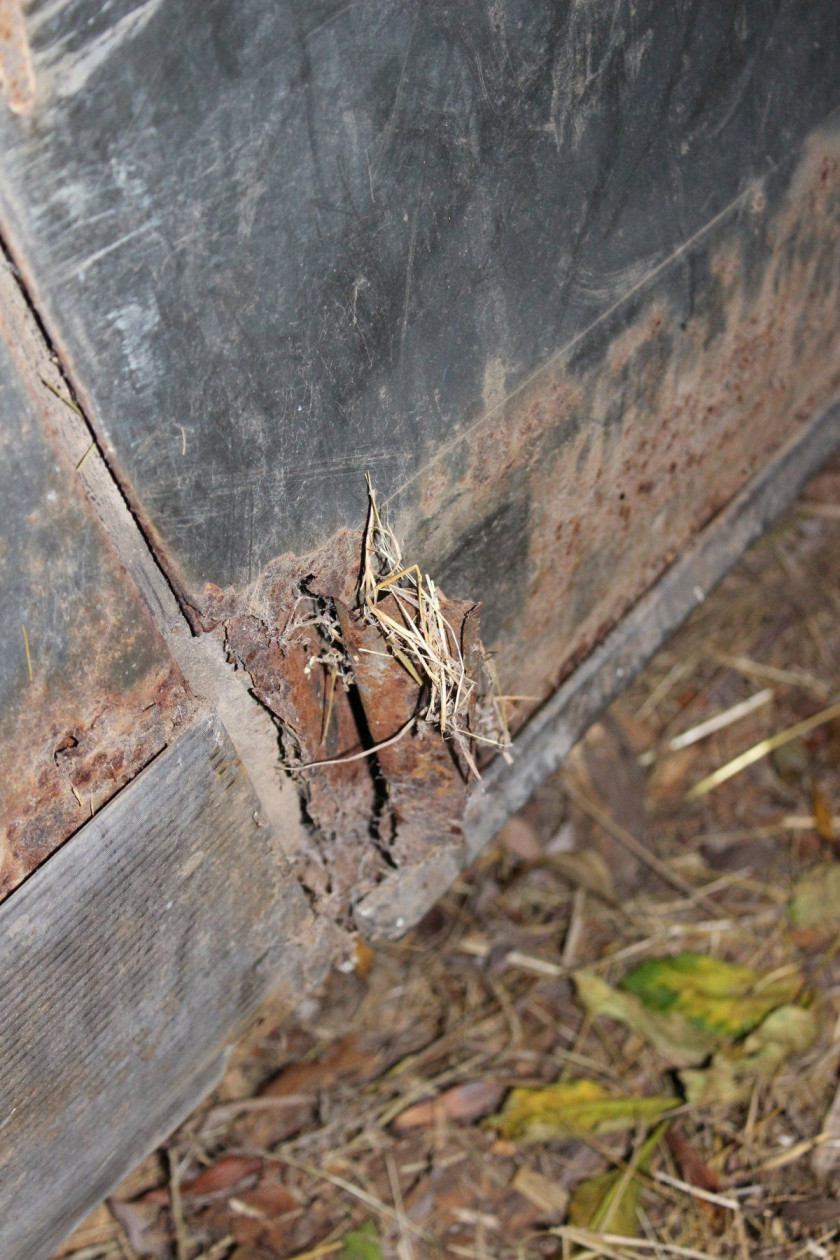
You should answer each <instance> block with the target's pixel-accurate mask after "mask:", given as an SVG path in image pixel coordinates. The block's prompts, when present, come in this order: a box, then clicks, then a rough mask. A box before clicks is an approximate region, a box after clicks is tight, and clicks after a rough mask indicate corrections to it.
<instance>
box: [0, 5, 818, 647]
mask: <svg viewBox="0 0 840 1260" xmlns="http://www.w3.org/2000/svg"><path fill="white" fill-rule="evenodd" d="M26 26H27V31H28V39H29V43H30V46H31V55H32V65H33V68H34V76H35V92H34V98H33V100H32V103H31V107H30V108H29V109H28V110H27V111H25V112H23V113H12V112H10V111H6V110H4V111H2V112H0V152H2V158H1V159H0V169H2V175H3V178H2V181H0V204H2V208H3V219H4V228H5V231H6V232H7V233H8V235H9V239H10V243H11V244H12V246H13V250H14V253H15V256H16V258H17V260H18V262H19V263H20V265H21V266H22V268H23V269H24V272H25V277H26V282H27V285H28V286H29V288H30V290H31V292H32V293H33V294H34V295H35V297H36V300H37V305H38V308H39V309H40V310H41V311H42V312H43V313H44V315H45V317H46V318H47V319H48V322H49V325H50V328H51V329H52V332H53V335H54V337H55V340H56V345H57V347H58V348H59V350H60V351H61V353H62V355H63V357H64V359H65V362H66V364H67V366H68V367H69V368H71V369H72V373H73V377H74V380H75V381H76V384H77V386H78V388H79V390H80V392H81V395H82V397H83V398H84V401H85V403H86V408H87V410H88V412H89V414H90V416H91V418H92V420H93V422H94V423H95V425H96V426H97V429H98V432H99V433H100V435H101V437H102V440H103V443H104V446H105V449H106V451H107V452H108V454H109V457H110V458H111V460H112V461H113V466H114V467H115V469H117V470H118V472H119V475H120V477H121V480H122V482H123V484H124V485H125V487H126V488H127V490H128V492H129V494H130V496H131V498H132V502H133V505H134V507H135V510H136V511H137V512H138V513H139V517H140V519H141V520H142V522H143V523H144V528H145V529H146V530H147V532H148V534H149V536H150V537H151V538H153V539H154V540H155V541H156V544H157V546H158V548H159V551H160V554H161V556H162V557H163V559H164V561H165V564H166V567H167V569H168V571H169V572H170V573H171V574H173V575H174V576H175V578H176V580H177V582H178V584H179V585H180V586H181V588H182V589H183V590H184V592H185V593H186V594H187V595H188V598H189V599H190V601H191V602H193V603H195V604H196V605H197V606H198V607H201V605H202V603H203V599H204V596H203V591H204V585H205V583H206V582H208V581H209V582H213V583H215V584H217V585H219V586H222V587H227V586H228V585H234V586H236V587H237V588H239V589H242V588H243V587H245V586H247V585H248V584H249V583H250V582H251V581H252V580H254V579H255V578H256V577H257V576H258V574H259V573H260V572H261V571H262V570H263V569H264V568H265V567H266V566H267V565H268V564H269V563H270V562H271V561H272V559H274V558H275V557H276V556H278V555H280V554H281V553H283V552H285V551H287V550H291V551H294V552H296V553H298V554H305V553H307V552H308V551H310V550H312V549H313V548H315V547H318V546H320V545H322V544H324V543H325V542H326V541H327V540H328V539H329V538H330V536H331V535H332V534H333V532H334V531H335V530H336V529H338V528H340V527H341V526H354V525H356V524H357V523H358V521H359V520H360V519H361V517H362V514H363V511H364V485H363V481H362V473H363V472H364V471H365V469H367V470H369V471H371V472H372V473H373V474H374V476H375V478H376V481H377V484H378V485H379V487H380V490H381V492H382V493H383V494H389V493H391V492H393V491H395V490H398V489H399V488H400V487H402V486H403V485H404V484H405V483H406V482H407V481H408V480H409V479H410V478H412V477H417V476H421V479H422V480H423V483H424V490H425V492H426V493H427V494H428V493H429V487H430V484H431V483H432V482H434V480H435V478H436V477H437V476H438V475H444V476H447V477H450V478H451V472H450V473H448V474H447V473H440V463H439V457H440V452H441V449H442V448H447V449H449V448H451V446H452V444H453V442H454V441H455V440H456V439H458V438H459V436H460V435H463V434H465V433H467V432H468V431H471V429H472V426H474V424H475V422H476V421H477V420H479V419H480V418H481V417H482V416H483V415H485V414H486V413H488V412H492V411H494V410H495V408H496V407H497V406H498V405H499V404H500V403H503V402H504V401H505V400H506V399H507V398H508V397H509V396H510V395H511V394H512V393H513V391H515V390H517V389H519V388H521V387H522V386H523V385H524V384H525V383H526V382H527V381H529V379H530V378H531V376H532V375H533V374H534V373H535V372H537V371H539V370H540V369H541V368H543V367H544V365H545V364H546V363H547V362H548V361H549V360H550V359H551V358H552V356H555V355H556V354H558V353H559V352H560V351H562V350H563V349H564V348H566V347H569V346H570V345H572V344H573V343H577V342H578V341H579V340H580V339H581V338H585V339H586V342H587V346H588V347H594V345H595V344H599V345H601V346H603V345H604V344H605V342H604V330H603V328H602V327H601V321H604V320H606V321H607V322H608V324H609V327H610V329H611V333H612V335H613V336H622V337H624V348H623V349H622V348H621V347H617V348H616V352H617V355H618V357H619V358H623V360H624V362H625V364H627V363H629V357H630V356H631V353H632V352H631V348H630V345H629V341H630V340H632V339H633V338H634V337H635V338H636V339H637V340H638V341H639V346H640V355H643V354H644V351H643V349H642V348H641V346H642V343H644V342H645V341H646V340H647V341H649V342H650V345H649V350H650V355H651V356H652V358H651V359H650V364H651V366H650V371H655V366H654V365H655V359H656V355H657V354H666V355H667V354H668V351H667V348H666V347H665V346H664V337H665V334H664V333H663V336H662V337H660V339H659V341H658V342H657V341H656V340H655V339H654V340H653V341H651V336H652V334H646V333H645V331H644V328H643V327H641V328H640V327H638V326H637V325H636V323H635V312H636V306H635V300H634V297H633V295H634V294H635V293H636V292H637V291H638V290H639V286H640V285H643V284H645V283H646V282H648V281H650V279H651V278H652V277H653V276H655V275H656V273H657V271H658V270H659V269H660V268H662V267H663V266H671V268H672V269H673V270H674V272H675V275H676V276H677V277H678V279H676V280H675V283H674V288H675V292H676V291H678V292H679V296H680V301H679V302H678V304H677V307H678V309H677V310H676V313H675V315H674V318H676V320H677V321H678V322H679V321H680V320H683V319H687V318H689V317H690V315H691V313H692V309H698V308H703V307H704V306H706V305H709V304H710V314H709V319H712V318H714V315H713V310H714V309H719V308H720V306H721V305H722V303H724V302H725V301H726V300H727V292H728V290H727V285H728V284H729V281H728V280H727V278H726V275H725V274H718V275H712V274H709V273H708V272H707V271H705V270H704V265H703V262H702V258H701V260H700V262H699V263H698V267H697V269H695V270H693V269H692V265H691V261H690V259H691V258H692V257H693V253H694V251H693V242H694V241H695V238H696V236H697V234H698V233H702V232H703V231H704V230H705V229H706V228H707V227H708V226H709V224H711V223H714V221H715V220H716V218H717V216H718V215H721V214H726V213H727V212H728V211H729V212H730V213H735V214H743V215H744V216H745V217H747V218H749V215H750V210H749V204H750V203H749V197H747V198H746V200H744V199H743V198H742V194H743V193H744V190H745V188H746V186H747V185H748V184H750V183H751V182H753V181H761V180H762V179H763V178H764V177H766V176H769V177H770V181H771V184H773V181H774V176H773V172H775V171H776V170H777V168H779V166H780V165H781V166H784V165H785V163H787V162H788V159H789V158H790V156H791V155H792V154H795V153H797V152H798V151H799V149H800V147H801V145H802V143H803V141H804V138H805V137H806V135H807V134H808V133H809V132H810V131H811V130H812V129H813V127H814V126H815V125H817V124H818V123H819V122H821V121H822V120H823V119H824V118H825V117H826V116H827V115H828V113H829V112H830V111H831V110H832V109H833V108H835V107H836V106H837V105H838V104H840V18H839V17H838V10H837V6H836V3H835V0H773V2H771V3H762V4H756V3H738V4H734V3H733V4H722V3H720V0H705V2H699V3H691V4H684V5H677V6H671V7H668V6H665V5H662V4H661V3H660V0H642V2H641V3H640V2H639V0H633V2H632V3H631V0H619V2H618V3H615V0H592V2H590V3H585V4H571V3H562V4H558V3H557V2H556V0H538V2H536V3H535V0H505V3H502V4H499V3H497V0H492V2H491V0H457V3H453V2H452V0H431V2H424V3H420V2H419V0H361V2H360V3H356V4H350V5H348V4H344V3H341V0H317V2H315V3H307V4H299V3H296V2H292V0H283V2H282V3H277V4H271V5H265V4H264V3H261V0H241V2H240V3H237V4H236V5H231V4H229V3H227V2H226V0H188V2H186V3H185V2H184V0H144V2H142V3H138V0H117V2H115V3H111V4H108V5H102V4H100V3H99V2H98V0H62V2H60V3H46V2H45V0H34V2H33V3H31V4H29V5H27V6H26ZM765 195H767V196H768V205H769V209H770V210H772V208H773V207H772V195H771V194H770V193H768V194H765V193H764V192H762V191H761V189H758V190H757V192H756V198H757V201H756V203H755V205H754V206H753V211H754V213H755V224H756V230H757V231H758V233H759V236H760V234H761V230H762V223H763V222H764V217H763V215H762V213H761V211H760V209H759V203H760V202H761V199H762V197H764V196H765ZM733 207H735V208H734V209H733ZM737 207H740V210H739V209H738V208H737ZM767 221H768V223H769V217H768V219H767ZM756 249H757V250H758V252H759V254H760V252H761V240H760V239H759V240H758V241H757V242H756ZM722 265H723V264H722ZM757 268H758V270H759V271H761V269H762V264H761V263H760V261H758V262H757ZM755 270H756V268H755V267H753V268H752V271H753V274H755ZM724 271H725V265H724ZM737 291H738V286H737V283H736V285H735V292H734V294H733V295H732V296H733V300H735V301H738V296H737ZM622 302H624V303H625V306H624V307H623V308H622V309H623V310H624V312H625V314H624V316H623V317H618V318H616V317H614V316H612V315H611V314H610V312H612V311H613V308H615V307H616V305H617V304H619V303H622ZM667 318H669V319H670V318H671V312H670V311H669V312H667ZM666 331H667V335H672V336H673V337H674V340H675V341H676V342H678V341H679V340H680V338H679V336H678V332H677V330H676V329H672V328H670V327H668V328H667V330H666ZM586 353H587V354H589V355H590V358H591V356H592V355H593V353H594V351H593V350H591V349H590V350H587V351H586ZM640 362H641V360H640V358H639V357H637V358H636V360H635V363H636V364H637V365H640ZM614 383H615V382H614V381H613V384H614ZM630 389H632V384H628V386H627V387H626V388H625V390H624V391H623V395H624V397H625V398H626V395H627V393H628V390H630ZM535 405H536V400H535ZM601 411H603V406H602V407H601ZM592 423H593V424H596V423H597V419H596V418H593V421H592ZM587 424H588V420H586V419H585V420H584V427H587ZM484 429H485V431H486V432H488V433H490V432H492V423H490V422H488V424H487V425H485V426H484ZM656 441H657V439H656V437H655V435H654V434H652V435H651V442H652V444H656ZM468 447H469V441H468V440H467V443H466V446H465V445H464V444H462V443H458V444H457V449H458V450H460V451H462V452H463V451H465V450H466V449H468ZM430 461H431V462H430ZM499 466H500V463H499V461H498V460H497V461H496V462H495V463H494V462H493V461H492V460H491V461H490V463H489V464H488V465H487V474H488V475H489V476H491V477H492V476H494V475H495V470H496V469H497V468H498V467H499ZM666 467H667V465H666ZM517 470H518V475H519V476H520V478H525V480H527V474H526V473H525V471H524V470H520V469H519V464H517ZM481 471H482V469H481V467H474V468H473V474H474V475H475V476H480V475H481ZM585 472H586V475H587V476H588V475H590V474H591V469H589V470H585ZM660 475H661V474H660ZM638 480H640V481H641V480H644V474H640V476H639V478H638ZM432 497H434V496H433V495H432ZM418 502H419V503H420V504H421V505H422V503H423V502H425V498H421V499H420V500H418ZM480 506H481V505H479V504H476V509H477V512H476V513H473V512H470V511H467V510H465V511H464V513H463V515H464V517H465V518H466V520H465V521H463V522H462V521H460V520H459V522H458V526H459V528H458V533H459V537H460V539H461V541H462V542H466V541H467V540H468V539H470V538H472V537H474V536H476V531H479V532H480V531H481V530H484V531H485V532H486V530H487V529H488V528H489V526H488V525H487V524H486V518H484V517H482V516H481V515H480V514H477V513H478V509H479V508H480ZM523 510H524V507H523V505H522V504H521V503H519V504H518V505H517V507H516V511H517V512H518V513H519V514H520V515H519V516H515V517H514V518H513V519H512V520H511V521H510V522H509V524H504V528H503V529H502V534H504V535H506V534H507V533H508V532H509V530H513V531H514V532H515V530H516V529H517V527H518V525H517V523H518V522H520V517H521V512H522V511H523ZM569 524H570V527H572V525H573V522H570V523H569ZM546 525H547V527H548V525H549V522H546ZM485 585H486V586H488V587H489V585H490V584H489V581H488V582H487V583H486V584H485ZM459 593H460V592H458V591H457V590H455V591H453V592H452V594H454V595H457V594H459ZM490 593H492V592H489V591H488V590H482V596H483V597H485V598H486V597H487V595H488V594H490ZM572 598H573V599H574V598H576V596H574V595H573V597H572ZM488 626H490V627H491V628H492V619H491V620H490V621H488ZM490 637H491V638H492V637H493V636H492V635H491V636H490Z"/></svg>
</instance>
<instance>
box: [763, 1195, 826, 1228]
mask: <svg viewBox="0 0 840 1260" xmlns="http://www.w3.org/2000/svg"><path fill="white" fill-rule="evenodd" d="M777 1210H778V1212H779V1215H780V1216H781V1217H782V1219H783V1220H785V1221H796V1223H797V1224H798V1225H805V1226H806V1227H810V1228H811V1229H813V1228H819V1227H822V1228H825V1226H826V1225H836V1224H837V1222H838V1220H840V1199H800V1200H799V1201H798V1202H796V1203H785V1204H783V1206H782V1207H781V1208H779V1209H777Z"/></svg>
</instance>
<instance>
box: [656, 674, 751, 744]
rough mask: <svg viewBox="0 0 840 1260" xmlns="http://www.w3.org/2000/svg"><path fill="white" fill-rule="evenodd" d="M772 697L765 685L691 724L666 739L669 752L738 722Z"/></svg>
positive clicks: (694, 742)
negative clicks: (703, 719) (744, 697)
mask: <svg viewBox="0 0 840 1260" xmlns="http://www.w3.org/2000/svg"><path fill="white" fill-rule="evenodd" d="M772 699H773V692H772V690H771V689H770V688H769V687H765V689H764V690H763V691H758V692H756V694H755V695H754V696H750V698H749V699H748V700H742V701H741V702H740V704H733V705H732V707H731V708H729V709H725V710H724V712H723V713H716V714H715V715H714V717H710V718H707V720H706V721H705V722H700V723H698V725H697V726H692V728H691V730H688V731H683V733H682V735H675V736H674V738H673V739H671V740H669V741H668V750H669V751H670V752H678V751H679V750H680V749H681V748H688V746H689V745H690V744H696V743H697V741H698V740H701V739H705V738H706V737H707V736H708V735H714V734H715V732H716V731H722V730H724V729H725V728H726V727H727V726H731V725H732V724H733V722H739V721H740V720H741V718H744V717H747V716H748V715H749V714H750V713H754V712H755V710H756V709H760V708H762V707H763V706H764V705H765V704H769V703H770V701H771V700H772Z"/></svg>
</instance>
